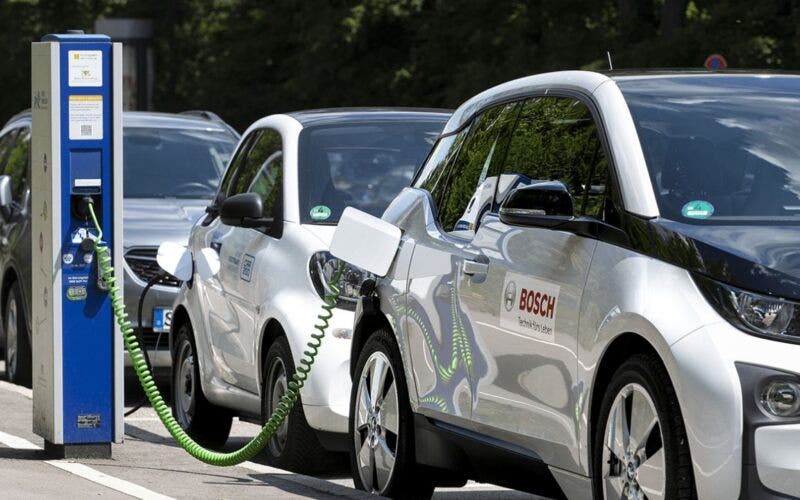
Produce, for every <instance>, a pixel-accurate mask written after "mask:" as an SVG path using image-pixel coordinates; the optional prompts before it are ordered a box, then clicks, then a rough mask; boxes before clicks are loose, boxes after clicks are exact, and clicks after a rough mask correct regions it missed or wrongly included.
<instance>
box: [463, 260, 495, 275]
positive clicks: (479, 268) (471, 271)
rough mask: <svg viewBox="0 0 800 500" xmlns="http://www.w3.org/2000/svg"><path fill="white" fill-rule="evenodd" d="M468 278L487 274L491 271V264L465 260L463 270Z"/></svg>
mask: <svg viewBox="0 0 800 500" xmlns="http://www.w3.org/2000/svg"><path fill="white" fill-rule="evenodd" d="M461 269H462V270H463V271H464V274H466V275H467V276H475V275H476V274H486V273H487V272H488V271H489V263H488V262H483V261H481V260H464V264H463V265H462V268H461Z"/></svg>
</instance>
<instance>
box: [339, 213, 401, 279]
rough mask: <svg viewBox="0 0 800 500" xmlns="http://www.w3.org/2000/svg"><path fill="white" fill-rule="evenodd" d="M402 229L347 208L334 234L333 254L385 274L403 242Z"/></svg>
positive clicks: (379, 273) (376, 272) (373, 272)
mask: <svg viewBox="0 0 800 500" xmlns="http://www.w3.org/2000/svg"><path fill="white" fill-rule="evenodd" d="M401 234H402V233H401V231H400V228H398V227H397V226H395V225H393V224H390V223H389V222H386V221H385V220H383V219H379V218H377V217H375V216H373V215H370V214H368V213H365V212H362V211H360V210H357V209H355V208H353V207H347V208H345V209H344V213H342V217H341V218H340V219H339V225H338V226H337V227H336V232H335V233H334V234H333V241H332V242H331V250H330V251H331V253H332V254H333V255H334V256H335V257H337V258H339V259H342V260H344V261H346V262H348V263H350V264H352V265H354V266H357V267H360V268H361V269H364V270H365V271H369V272H371V273H372V274H375V275H378V276H386V273H388V272H389V268H390V267H391V266H392V262H393V261H394V256H395V254H396V253H397V248H398V247H399V245H400V237H401Z"/></svg>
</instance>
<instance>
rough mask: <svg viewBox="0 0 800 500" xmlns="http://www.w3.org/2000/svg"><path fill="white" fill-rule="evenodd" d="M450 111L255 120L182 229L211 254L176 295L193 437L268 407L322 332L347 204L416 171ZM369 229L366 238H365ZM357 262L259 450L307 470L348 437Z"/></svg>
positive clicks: (366, 204) (176, 405)
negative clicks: (336, 236)
mask: <svg viewBox="0 0 800 500" xmlns="http://www.w3.org/2000/svg"><path fill="white" fill-rule="evenodd" d="M449 117H450V113H449V112H445V111H442V110H403V109H391V108H389V109H329V110H315V111H303V112H295V113H288V114H278V115H271V116H268V117H266V118H263V119H261V120H259V121H257V122H256V123H254V124H253V125H252V126H251V127H250V128H249V129H248V131H247V132H245V136H244V138H243V139H242V142H241V143H240V145H239V147H238V149H237V151H236V153H234V156H233V159H232V160H231V163H230V165H229V166H228V169H227V171H226V173H225V176H224V177H223V180H222V183H221V185H220V189H219V193H218V195H217V197H216V200H215V201H214V203H213V204H212V205H211V206H210V207H209V208H208V216H207V217H206V218H205V219H204V220H202V221H199V222H198V223H197V224H196V225H195V227H194V229H193V230H192V234H191V237H190V240H189V249H188V250H189V251H190V252H191V254H192V255H193V257H194V260H195V261H197V260H198V258H199V256H200V255H201V254H202V253H203V252H204V251H206V252H212V255H216V256H217V257H216V258H217V259H218V260H219V269H218V271H217V272H216V273H212V274H208V275H206V276H204V275H203V273H201V272H200V271H201V270H202V269H201V266H200V265H199V264H198V265H195V266H194V267H195V273H194V277H193V278H192V279H190V280H187V281H186V283H185V285H184V286H183V287H182V288H181V291H180V294H179V296H178V298H177V300H176V303H175V314H174V316H173V323H172V332H173V335H172V337H171V341H172V343H171V349H172V356H173V363H172V373H173V390H174V398H173V412H174V414H175V416H176V418H177V420H178V421H179V422H180V424H181V425H182V426H183V427H184V428H185V429H186V430H187V432H188V433H189V434H190V435H191V436H192V437H194V438H195V439H196V440H198V441H200V442H203V443H206V444H209V445H221V444H222V443H224V442H225V441H226V440H227V438H228V434H229V432H230V428H231V419H232V417H233V416H239V418H241V419H246V420H251V421H255V422H261V421H262V419H263V418H264V416H268V415H271V414H272V413H273V411H274V409H275V407H276V405H277V403H278V401H279V400H280V397H281V396H282V395H283V394H284V392H285V391H286V389H287V384H288V383H289V382H290V381H291V377H292V375H293V373H294V371H295V367H296V366H297V365H298V363H299V361H300V359H301V358H302V357H303V353H304V351H306V350H307V349H308V347H307V343H308V341H309V340H311V334H312V333H314V332H315V331H316V330H315V329H314V325H315V324H317V323H318V322H319V321H318V320H317V314H319V313H320V307H321V306H322V305H323V301H322V297H324V296H325V294H326V290H327V288H326V286H327V282H328V281H329V280H330V279H331V275H332V273H333V271H334V270H335V269H336V268H337V266H338V261H337V260H336V259H334V258H333V257H332V256H331V255H330V253H328V246H329V244H330V239H331V237H332V235H333V232H334V230H335V228H336V224H337V222H338V220H339V217H340V216H341V214H342V211H343V210H344V208H345V207H347V206H351V205H352V206H355V207H358V208H360V209H361V210H364V211H366V212H369V213H372V214H376V215H380V214H381V213H383V211H384V210H385V209H386V207H387V206H388V204H389V203H390V202H391V201H392V200H393V199H394V197H395V196H396V195H397V193H398V192H399V191H400V190H401V189H402V188H403V187H406V186H408V185H409V184H410V183H411V180H412V179H413V177H414V174H415V172H416V171H417V169H418V168H419V166H420V165H421V164H422V162H423V161H424V159H425V157H426V155H427V154H428V152H429V151H430V148H431V146H432V145H433V143H434V142H435V141H436V138H437V137H438V136H439V133H440V132H441V130H442V127H443V126H444V124H445V123H446V121H447V119H448V118H449ZM369 244H370V243H369V242H368V241H364V242H363V245H364V246H365V247H368V246H369ZM364 279H365V275H364V273H363V272H362V271H361V270H359V269H356V268H347V269H346V272H345V276H344V281H343V283H342V290H343V293H342V295H341V297H340V299H339V302H338V303H337V304H336V308H335V309H334V310H333V317H332V318H331V321H330V328H329V330H328V336H327V338H326V339H325V342H324V344H323V346H322V348H321V350H320V353H319V356H318V357H317V360H316V363H315V364H314V366H313V371H312V372H311V375H310V377H309V379H308V381H307V382H306V385H305V387H304V388H303V391H302V393H301V402H302V404H297V405H295V407H294V408H293V409H292V412H291V413H290V414H289V417H288V419H287V420H286V421H284V424H283V425H282V426H281V427H280V429H279V430H278V432H277V434H276V436H275V437H274V438H273V439H272V440H271V441H270V442H269V444H268V446H267V449H266V459H267V460H268V461H269V462H270V463H272V464H275V465H277V466H280V467H283V468H289V469H292V470H302V471H306V472H311V471H319V470H324V469H326V468H327V467H328V466H329V465H330V464H331V461H332V460H335V459H339V458H340V457H338V456H337V455H335V454H330V453H326V452H325V449H328V450H341V451H344V450H345V449H346V446H347V442H346V432H347V418H348V414H347V412H348V404H349V396H350V373H349V366H350V360H349V355H350V337H351V332H352V330H351V329H352V326H353V311H354V310H355V306H356V302H357V300H358V296H359V295H358V288H359V286H360V284H361V283H362V281H364Z"/></svg>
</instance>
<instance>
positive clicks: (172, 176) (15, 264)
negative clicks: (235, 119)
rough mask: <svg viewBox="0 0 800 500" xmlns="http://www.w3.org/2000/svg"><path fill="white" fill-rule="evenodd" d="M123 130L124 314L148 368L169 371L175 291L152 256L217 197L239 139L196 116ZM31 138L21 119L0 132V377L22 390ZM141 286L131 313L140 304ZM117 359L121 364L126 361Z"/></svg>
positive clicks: (150, 117)
mask: <svg viewBox="0 0 800 500" xmlns="http://www.w3.org/2000/svg"><path fill="white" fill-rule="evenodd" d="M123 124H124V132H123V135H124V138H123V141H124V143H123V145H124V158H123V160H124V161H123V163H124V167H123V175H124V186H123V191H124V193H123V194H124V207H123V217H124V249H125V264H124V273H125V275H124V283H125V307H126V309H127V311H128V313H129V314H130V319H131V320H132V322H133V324H134V326H136V325H138V317H139V316H140V315H141V324H142V328H141V329H140V330H139V331H138V332H137V333H138V334H139V335H140V338H141V339H142V341H143V344H144V346H145V347H146V348H147V349H148V353H149V357H150V361H151V362H152V363H153V365H154V366H156V367H168V366H169V363H170V357H169V352H168V350H167V346H168V344H169V342H168V339H167V335H168V334H167V332H168V331H169V321H170V318H171V315H172V303H173V301H174V300H175V296H176V295H177V293H178V285H179V283H177V282H175V281H174V280H173V279H172V278H169V277H167V278H160V277H161V272H160V271H159V268H158V265H157V264H156V260H155V258H156V251H157V249H158V245H159V244H160V243H161V242H163V241H174V242H176V243H183V244H185V243H186V240H187V238H188V236H189V230H190V229H191V227H192V225H193V224H194V222H195V221H196V220H197V219H199V218H201V216H202V215H203V212H204V209H205V206H206V205H207V204H208V200H209V199H211V198H212V197H213V196H214V193H215V192H216V189H217V185H218V184H219V180H220V178H221V177H222V172H223V171H224V169H225V165H227V163H228V159H229V157H230V154H231V152H232V151H233V149H234V148H235V147H236V142H237V141H238V139H239V135H238V133H237V132H236V131H235V130H233V129H232V128H231V127H230V126H228V125H226V124H225V123H224V122H222V120H220V119H219V117H217V116H216V115H214V114H212V113H209V112H199V111H198V112H187V114H165V113H143V112H125V114H124V117H123ZM30 137H31V115H30V112H28V111H25V112H22V113H20V114H18V115H16V116H14V117H13V118H11V119H10V120H9V121H8V123H7V124H6V125H5V126H4V127H3V128H2V129H0V182H2V183H3V185H4V186H6V187H10V189H9V191H10V195H11V197H10V198H9V199H5V202H4V203H2V205H1V206H0V279H1V280H2V281H0V291H2V293H1V294H0V307H2V328H1V329H0V347H2V349H3V351H4V356H5V362H6V377H7V378H8V379H9V380H11V381H12V382H15V383H19V384H23V385H27V386H30V384H31V350H30V346H31V343H30V332H31V314H30V312H31V309H30V304H31V300H30V296H31V260H30V256H31V229H30V211H31V207H30V158H29V156H30ZM64 258H65V259H67V258H68V257H67V256H66V255H65V256H64ZM69 258H71V256H70V257H69ZM150 282H152V283H151V288H150V290H149V292H148V294H147V295H146V296H145V300H144V303H143V304H142V308H141V310H139V298H140V297H141V295H142V292H143V291H144V289H145V287H146V286H147V285H148V283H150ZM160 337H161V338H160ZM159 338H160V343H159ZM156 348H158V349H156ZM125 361H126V363H128V362H129V358H128V357H127V356H126V357H125Z"/></svg>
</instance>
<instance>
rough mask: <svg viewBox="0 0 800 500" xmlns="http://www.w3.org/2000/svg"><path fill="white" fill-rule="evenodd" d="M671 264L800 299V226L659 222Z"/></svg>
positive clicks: (744, 285)
mask: <svg viewBox="0 0 800 500" xmlns="http://www.w3.org/2000/svg"><path fill="white" fill-rule="evenodd" d="M655 226H656V227H657V228H658V229H657V230H656V233H660V237H659V238H657V239H658V240H660V241H661V242H662V243H663V246H662V250H661V251H662V252H664V253H665V257H668V258H667V260H670V261H673V262H675V263H677V264H680V265H682V266H683V267H686V268H688V269H690V270H693V271H696V272H699V273H701V274H704V275H706V276H709V277H711V278H714V279H717V280H719V281H723V282H726V283H729V284H731V285H734V286H737V287H740V288H744V289H748V290H753V291H758V292H763V293H768V294H772V295H779V296H783V297H787V298H792V299H796V300H800V244H798V242H800V226H788V225H786V226H768V225H760V226H756V225H736V226H728V225H726V226H717V225H705V224H704V225H694V224H683V223H678V222H673V221H667V220H663V219H662V220H659V221H658V222H657V223H655Z"/></svg>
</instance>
